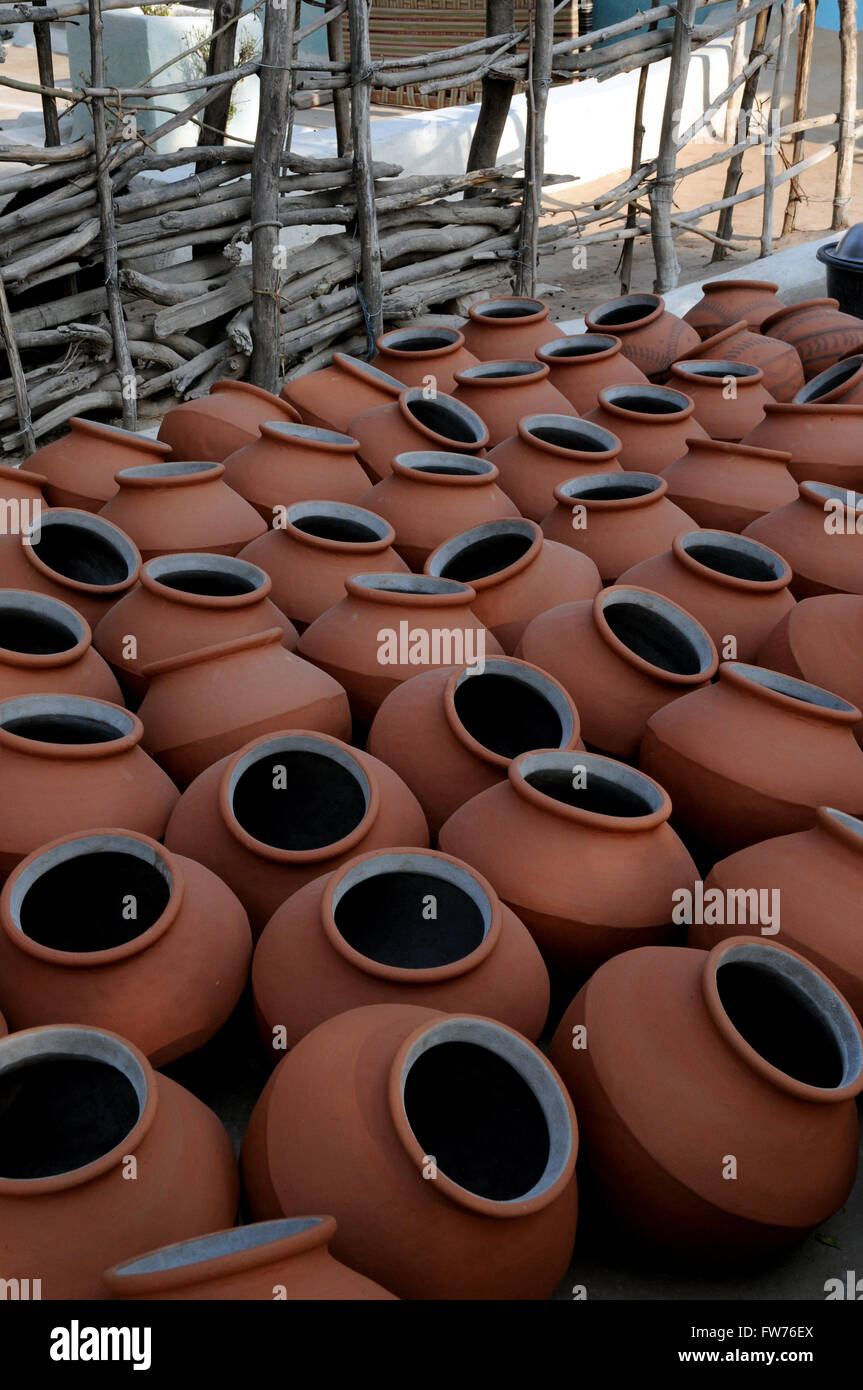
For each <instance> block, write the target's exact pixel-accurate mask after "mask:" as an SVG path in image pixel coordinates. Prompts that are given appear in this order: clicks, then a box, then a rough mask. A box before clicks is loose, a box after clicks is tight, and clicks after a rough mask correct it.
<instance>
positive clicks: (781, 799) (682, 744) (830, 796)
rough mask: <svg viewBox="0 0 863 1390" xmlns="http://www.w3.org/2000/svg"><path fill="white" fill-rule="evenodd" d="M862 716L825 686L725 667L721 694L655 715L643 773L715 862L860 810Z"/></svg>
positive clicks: (700, 694)
mask: <svg viewBox="0 0 863 1390" xmlns="http://www.w3.org/2000/svg"><path fill="white" fill-rule="evenodd" d="M861 717H863V716H861V713H860V710H859V709H857V708H856V707H855V706H854V705H851V704H849V703H848V702H847V701H846V700H842V699H840V698H839V696H838V695H832V694H830V692H829V691H827V690H821V689H819V688H818V686H814V685H807V684H804V683H803V682H802V681H796V680H792V679H791V677H790V676H784V675H781V674H780V673H779V672H776V671H766V670H764V669H763V668H762V667H760V666H747V665H744V664H743V663H741V662H737V661H725V662H723V663H722V665H721V666H720V668H719V680H718V681H717V683H716V684H715V685H709V686H706V687H705V688H704V689H703V690H696V691H693V692H692V694H691V695H689V696H688V697H687V698H686V699H684V700H675V701H674V702H673V704H672V705H669V706H668V708H667V709H662V710H658V711H657V713H656V714H654V715H653V716H652V717H651V719H650V720H649V722H648V725H647V729H646V730H645V734H644V739H643V741H642V744H641V766H642V767H643V768H644V770H645V772H648V773H649V774H650V775H651V776H652V777H658V778H660V779H661V780H662V784H663V786H665V787H667V788H668V792H669V795H670V796H671V799H672V801H673V802H674V814H675V819H676V821H677V823H678V824H679V825H680V827H681V829H682V833H684V834H685V835H686V838H687V843H688V844H694V845H695V846H696V847H697V848H701V847H703V849H704V853H705V857H708V856H709V857H710V862H711V863H715V861H716V860H717V859H718V858H720V857H721V856H722V855H724V854H730V853H731V852H732V851H733V850H736V849H741V848H742V847H743V846H744V845H751V844H755V842H756V841H758V840H764V839H766V838H768V837H769V836H771V835H787V834H790V833H791V832H792V831H795V830H803V829H805V828H806V827H807V826H810V825H811V824H812V823H813V820H814V818H815V811H816V808H817V807H818V806H835V807H836V808H837V810H840V811H848V812H850V814H851V815H856V814H857V813H858V812H859V811H863V753H861V751H860V749H859V748H858V747H857V745H856V743H855V742H854V734H853V728H854V725H855V724H857V723H858V722H859V720H860V719H861Z"/></svg>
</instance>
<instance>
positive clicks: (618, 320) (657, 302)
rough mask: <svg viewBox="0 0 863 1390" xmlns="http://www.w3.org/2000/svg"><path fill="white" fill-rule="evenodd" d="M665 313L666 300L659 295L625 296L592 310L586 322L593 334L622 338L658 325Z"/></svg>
mask: <svg viewBox="0 0 863 1390" xmlns="http://www.w3.org/2000/svg"><path fill="white" fill-rule="evenodd" d="M664 313H665V300H664V299H662V298H660V296H659V295H658V294H624V295H620V296H619V298H617V299H609V300H608V301H607V302H606V303H605V304H600V305H599V307H598V308H596V309H591V311H590V313H589V314H588V315H587V317H586V319H585V322H586V323H587V325H588V327H589V328H590V329H591V331H593V332H602V331H603V330H604V331H605V332H606V333H614V334H615V335H616V336H622V335H623V334H625V333H633V332H635V331H637V330H638V329H640V328H647V327H648V325H649V324H652V323H656V322H657V320H658V319H659V318H661V317H662V315H663V314H664Z"/></svg>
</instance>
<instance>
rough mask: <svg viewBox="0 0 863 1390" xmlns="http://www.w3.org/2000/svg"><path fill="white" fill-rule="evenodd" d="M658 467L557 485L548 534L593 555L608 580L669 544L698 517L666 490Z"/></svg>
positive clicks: (547, 522) (544, 525)
mask: <svg viewBox="0 0 863 1390" xmlns="http://www.w3.org/2000/svg"><path fill="white" fill-rule="evenodd" d="M667 492H668V484H667V483H666V481H665V479H664V478H660V477H658V476H657V475H656V474H654V473H626V474H625V475H623V476H621V475H620V474H614V473H593V474H588V475H587V476H586V477H583V478H570V480H569V482H566V483H559V484H558V486H557V487H556V488H555V489H554V496H555V499H556V505H555V506H554V507H553V508H552V510H551V511H550V512H549V514H548V516H547V517H546V518H545V520H544V521H543V523H542V530H543V534H544V535H545V537H546V539H548V540H551V541H558V542H559V543H560V544H561V545H568V546H571V548H572V549H573V550H579V551H581V553H582V554H583V555H589V556H590V558H591V560H592V561H593V563H594V564H595V565H596V568H597V569H598V570H599V574H600V578H601V579H602V582H603V584H613V583H614V582H615V580H617V578H618V577H619V576H620V575H621V574H623V571H624V570H627V569H629V568H630V566H631V565H635V564H638V562H639V560H644V559H646V558H647V557H648V556H650V555H657V554H659V553H660V552H661V551H663V550H666V549H667V548H668V546H669V545H670V544H671V542H672V541H673V539H674V537H675V536H676V535H679V533H680V532H681V531H689V530H691V528H692V517H690V516H688V515H687V513H686V512H684V511H681V509H680V507H677V506H675V504H674V503H673V502H672V501H671V500H670V499H669V498H668V496H667V495H666V494H667Z"/></svg>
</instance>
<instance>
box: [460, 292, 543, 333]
mask: <svg viewBox="0 0 863 1390" xmlns="http://www.w3.org/2000/svg"><path fill="white" fill-rule="evenodd" d="M468 314H469V317H470V318H471V319H472V320H473V322H474V323H481V324H482V325H483V326H484V327H486V328H504V329H505V328H511V327H512V326H513V325H516V326H518V325H519V324H524V325H527V324H534V323H542V321H543V319H547V318H548V305H547V304H543V302H542V300H541V299H519V298H510V299H485V300H483V302H482V303H481V304H474V305H473V307H472V308H471V309H469V310H468Z"/></svg>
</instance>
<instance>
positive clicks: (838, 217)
mask: <svg viewBox="0 0 863 1390" xmlns="http://www.w3.org/2000/svg"><path fill="white" fill-rule="evenodd" d="M839 46H840V53H841V63H842V68H841V74H842V75H841V86H842V96H841V103H840V107H839V117H840V119H839V157H838V159H837V161H836V188H835V190H834V194H833V222H832V224H831V225H832V228H833V230H834V231H839V230H840V229H841V228H842V227H847V226H848V206H849V204H850V202H851V178H852V175H853V173H854V143H855V141H854V113H855V108H856V106H857V0H839Z"/></svg>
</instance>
